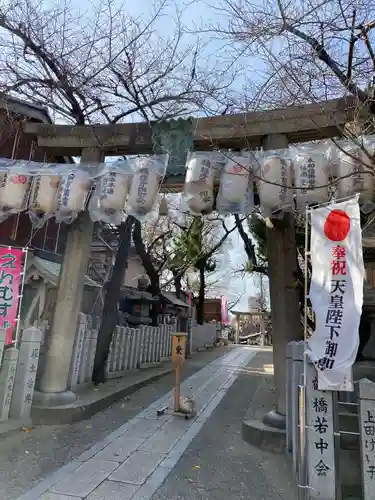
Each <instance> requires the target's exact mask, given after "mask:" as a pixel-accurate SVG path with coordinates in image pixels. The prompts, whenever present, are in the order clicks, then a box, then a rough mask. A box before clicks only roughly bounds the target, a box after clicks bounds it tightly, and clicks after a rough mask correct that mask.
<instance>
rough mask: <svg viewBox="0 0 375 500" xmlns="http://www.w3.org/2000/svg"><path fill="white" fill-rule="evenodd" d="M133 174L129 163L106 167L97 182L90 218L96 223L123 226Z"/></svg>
mask: <svg viewBox="0 0 375 500" xmlns="http://www.w3.org/2000/svg"><path fill="white" fill-rule="evenodd" d="M131 174H132V172H131V170H130V166H129V163H128V162H127V161H122V162H121V164H117V163H114V164H112V165H111V164H108V165H107V166H106V170H105V171H103V172H102V175H101V176H100V177H99V178H98V180H97V183H96V187H95V191H94V193H93V195H92V197H91V199H90V203H89V211H90V216H91V219H92V220H93V221H94V222H96V221H103V222H106V223H108V224H114V225H119V224H121V222H122V221H123V219H124V215H125V214H124V210H125V204H126V200H127V197H128V194H129V191H130V186H131V180H132V178H131Z"/></svg>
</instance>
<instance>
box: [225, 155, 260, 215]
mask: <svg viewBox="0 0 375 500" xmlns="http://www.w3.org/2000/svg"><path fill="white" fill-rule="evenodd" d="M253 157H254V154H253V153H251V152H247V153H242V155H238V154H237V155H235V156H232V157H231V158H228V159H227V162H226V164H225V166H224V168H223V170H222V173H221V176H220V189H219V193H218V197H217V202H216V208H217V210H218V212H220V213H225V214H231V213H232V214H233V213H238V214H249V213H251V212H252V210H253V208H254V196H253V180H254V177H253V165H252V162H253V161H254V158H253Z"/></svg>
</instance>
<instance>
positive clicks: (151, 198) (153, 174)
mask: <svg viewBox="0 0 375 500" xmlns="http://www.w3.org/2000/svg"><path fill="white" fill-rule="evenodd" d="M168 159H169V157H168V155H154V156H144V157H136V158H131V159H130V160H129V164H130V167H131V170H132V172H133V176H132V182H131V187H130V192H129V197H128V202H127V205H126V212H127V214H128V215H132V216H133V217H135V218H136V219H139V220H145V219H147V218H148V217H149V216H151V214H152V212H153V211H154V210H155V207H156V202H157V198H158V194H159V190H160V187H161V183H162V181H163V178H164V175H165V172H166V169H167V165H168Z"/></svg>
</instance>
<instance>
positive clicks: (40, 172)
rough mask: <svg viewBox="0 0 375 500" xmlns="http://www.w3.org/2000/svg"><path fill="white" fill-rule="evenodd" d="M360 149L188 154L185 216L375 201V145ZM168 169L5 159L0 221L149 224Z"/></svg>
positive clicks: (150, 163)
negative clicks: (86, 218)
mask: <svg viewBox="0 0 375 500" xmlns="http://www.w3.org/2000/svg"><path fill="white" fill-rule="evenodd" d="M361 144H362V145H363V147H358V146H356V145H355V144H353V143H352V142H349V141H340V142H339V143H338V144H333V143H332V142H331V141H326V142H325V141H324V142H321V143H318V144H314V145H306V146H301V147H290V148H288V149H285V150H276V151H267V152H260V151H245V152H237V153H232V152H227V153H225V152H217V151H214V152H192V153H189V155H188V158H187V163H186V178H185V186H184V193H183V206H182V207H181V211H184V212H185V211H188V212H190V213H192V214H196V215H199V214H208V213H210V212H212V211H213V210H214V209H216V210H217V211H218V212H219V213H222V214H231V213H240V214H244V215H245V214H249V213H251V212H252V211H253V209H254V192H255V191H256V192H257V193H258V196H259V199H260V208H261V210H262V212H263V213H264V215H267V216H268V215H269V214H272V212H274V211H275V210H290V209H294V208H304V207H305V206H306V204H313V203H322V202H325V201H328V200H329V199H330V197H332V195H334V196H336V197H344V196H349V195H352V194H354V193H360V195H361V198H362V199H363V200H368V199H372V197H373V194H374V186H375V184H374V172H373V167H372V160H371V158H370V157H371V156H372V155H373V153H374V149H375V140H374V138H372V137H366V138H363V139H361ZM167 164H168V155H153V156H147V157H134V158H129V159H126V160H121V161H118V162H114V163H103V164H100V165H82V164H78V165H66V164H46V163H44V164H43V163H37V162H30V161H22V160H9V159H1V158H0V220H5V219H6V218H7V217H9V216H10V215H11V214H14V213H19V212H21V211H27V212H28V213H29V215H30V218H31V221H32V223H33V225H34V226H38V227H40V226H41V225H43V224H44V222H45V221H46V220H47V219H49V218H51V217H55V218H56V220H57V221H58V222H65V223H67V224H69V223H71V222H73V221H74V220H75V219H76V217H77V216H78V214H79V213H80V212H81V211H82V210H84V209H85V208H86V207H87V208H88V210H89V212H90V215H91V218H92V219H93V220H94V221H103V222H107V223H111V224H114V225H118V224H120V223H121V221H122V220H123V219H124V215H125V214H128V215H133V216H135V217H136V218H138V219H140V220H144V219H145V218H148V217H149V216H151V214H153V213H154V211H155V209H156V204H157V199H158V194H159V191H160V187H161V184H162V182H163V178H164V176H165V173H166V169H167ZM163 210H164V212H165V211H166V210H165V207H164V208H163Z"/></svg>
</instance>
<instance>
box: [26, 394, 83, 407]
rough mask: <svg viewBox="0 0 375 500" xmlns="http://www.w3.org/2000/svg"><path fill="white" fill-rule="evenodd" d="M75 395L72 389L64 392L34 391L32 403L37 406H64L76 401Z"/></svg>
mask: <svg viewBox="0 0 375 500" xmlns="http://www.w3.org/2000/svg"><path fill="white" fill-rule="evenodd" d="M76 399H77V396H76V395H75V394H74V392H72V391H64V392H40V391H35V392H34V399H33V405H34V406H38V407H49V406H64V405H70V404H72V403H74V401H76Z"/></svg>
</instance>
